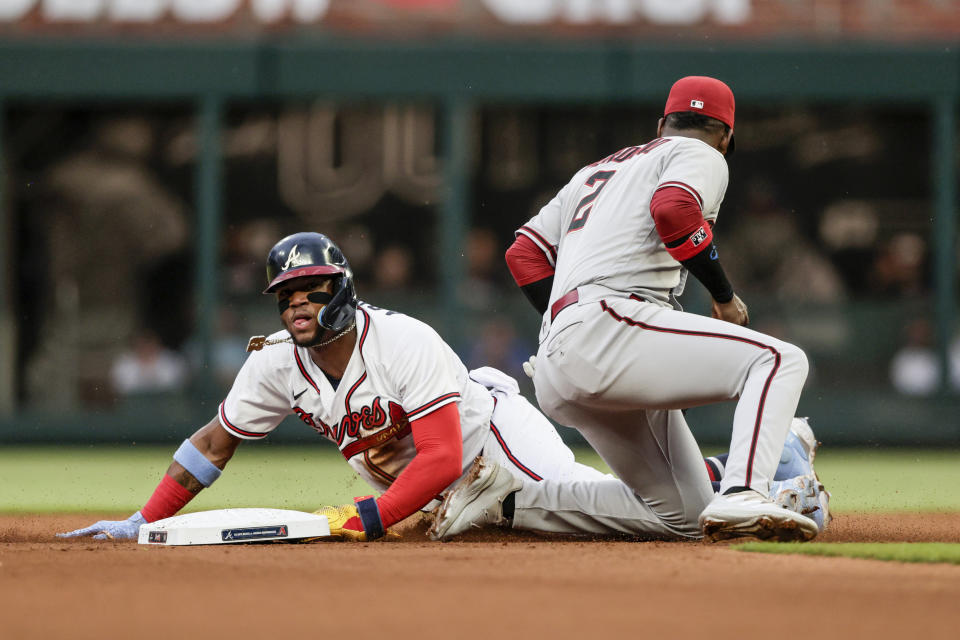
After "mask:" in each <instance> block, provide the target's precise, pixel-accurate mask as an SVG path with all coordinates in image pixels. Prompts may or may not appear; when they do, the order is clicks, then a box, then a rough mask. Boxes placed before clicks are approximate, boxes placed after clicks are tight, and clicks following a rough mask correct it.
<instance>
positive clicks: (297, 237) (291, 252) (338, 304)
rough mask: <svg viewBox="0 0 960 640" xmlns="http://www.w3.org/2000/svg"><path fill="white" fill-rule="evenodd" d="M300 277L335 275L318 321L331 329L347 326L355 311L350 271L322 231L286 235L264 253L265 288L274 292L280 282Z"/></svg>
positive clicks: (355, 296)
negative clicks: (265, 260) (328, 299)
mask: <svg viewBox="0 0 960 640" xmlns="http://www.w3.org/2000/svg"><path fill="white" fill-rule="evenodd" d="M303 276H334V277H335V282H334V284H333V297H332V298H331V300H330V302H328V303H327V305H326V306H325V307H324V308H323V311H321V312H320V316H319V317H318V318H317V321H318V322H319V323H320V326H321V327H323V328H324V329H328V330H330V331H342V330H343V329H346V328H347V327H348V326H350V323H352V322H353V321H354V318H355V316H356V313H357V293H356V291H355V290H354V287H353V271H352V270H351V269H350V264H349V263H348V262H347V259H346V257H344V255H343V252H342V251H340V247H338V246H337V245H336V244H334V242H333V241H332V240H331V239H330V238H328V237H327V236H325V235H323V234H322V233H313V232H303V233H295V234H293V235H292V236H287V237H286V238H284V239H283V240H281V241H280V242H278V243H277V244H275V245H273V249H271V250H270V254H269V255H268V256H267V282H269V283H270V284H268V285H267V288H266V289H264V291H263V292H264V293H273V292H274V291H276V290H277V288H278V287H280V285H281V284H283V283H284V282H286V281H287V280H290V279H292V278H300V277H303Z"/></svg>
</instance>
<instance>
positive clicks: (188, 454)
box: [173, 439, 223, 487]
mask: <svg viewBox="0 0 960 640" xmlns="http://www.w3.org/2000/svg"><path fill="white" fill-rule="evenodd" d="M173 459H174V460H176V461H177V462H179V463H180V466H182V467H183V468H184V469H186V470H187V471H188V472H190V475H192V476H193V477H194V478H196V479H197V481H198V482H199V483H200V484H202V485H203V486H205V487H209V486H210V485H212V484H213V483H214V481H215V480H216V479H217V478H219V477H220V474H221V473H223V472H222V471H221V470H220V469H218V468H217V467H216V465H214V464H213V463H212V462H210V461H209V460H207V456H205V455H203V454H202V453H200V450H199V449H197V447H196V446H195V445H194V444H193V443H192V442H190V440H189V439H187V440H184V441H183V444H181V445H180V448H179V449H177V452H176V453H174V454H173Z"/></svg>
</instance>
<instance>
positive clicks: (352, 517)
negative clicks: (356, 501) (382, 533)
mask: <svg viewBox="0 0 960 640" xmlns="http://www.w3.org/2000/svg"><path fill="white" fill-rule="evenodd" d="M314 513H316V514H319V515H321V516H327V521H328V522H329V523H330V535H331V536H332V537H334V538H343V539H344V540H350V541H351V542H366V541H367V532H366V531H364V530H363V522H361V520H360V513H359V512H358V511H357V507H356V506H355V505H352V504H342V505H339V506H336V507H334V506H329V507H322V508H320V509H318V510H317V511H314Z"/></svg>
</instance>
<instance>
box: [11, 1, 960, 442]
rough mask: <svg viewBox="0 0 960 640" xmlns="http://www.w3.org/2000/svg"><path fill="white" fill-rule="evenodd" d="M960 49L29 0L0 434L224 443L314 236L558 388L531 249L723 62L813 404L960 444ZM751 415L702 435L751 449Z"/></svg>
mask: <svg viewBox="0 0 960 640" xmlns="http://www.w3.org/2000/svg"><path fill="white" fill-rule="evenodd" d="M958 45H960V1H956V0H0V158H2V183H0V266H2V271H0V274H2V280H0V443H4V444H13V443H73V444H80V443H93V442H99V443H130V442H138V443H146V442H174V441H179V440H181V439H182V438H183V437H185V436H186V435H188V434H189V433H191V432H192V431H193V430H194V429H195V428H196V427H198V426H200V425H202V424H204V423H205V422H206V421H208V420H209V419H210V418H211V417H213V416H214V415H215V411H216V407H217V404H218V403H219V401H220V400H221V399H222V397H223V394H224V393H225V391H226V390H227V389H228V388H229V385H230V382H231V381H232V379H233V376H234V374H235V373H236V371H237V370H238V368H239V367H240V365H241V364H242V363H243V360H244V357H245V353H244V346H245V344H246V340H247V337H248V336H250V335H253V334H267V333H270V332H272V331H274V330H275V329H277V328H279V324H278V321H277V318H276V311H275V305H274V304H273V303H272V301H270V300H269V299H267V298H264V297H262V296H261V295H260V294H259V292H260V290H261V289H262V286H263V282H264V268H263V260H264V257H265V255H266V252H267V251H268V249H269V248H270V246H271V245H272V244H273V243H274V242H275V241H276V240H277V239H279V238H280V237H281V236H283V235H286V234H287V233H291V232H294V231H299V230H304V229H310V230H318V231H322V232H324V233H327V234H328V235H330V236H331V237H333V238H334V239H335V240H336V241H337V242H339V243H340V244H341V246H342V247H343V248H344V250H345V251H346V253H347V255H348V257H349V259H350V260H351V262H352V264H353V266H354V269H355V271H356V272H357V285H358V289H359V293H360V296H361V298H363V299H365V300H367V301H368V302H371V303H373V304H376V305H378V306H385V307H389V308H394V309H397V310H400V311H405V312H408V313H410V314H412V315H415V316H417V317H420V318H422V319H424V320H426V321H428V322H430V323H431V324H432V325H433V326H434V327H436V328H437V329H438V331H440V333H441V334H442V335H443V336H444V337H445V338H447V340H448V342H450V343H451V344H452V345H454V346H455V348H456V349H457V350H458V352H459V353H460V355H461V356H462V357H463V359H464V360H465V361H466V362H467V364H468V366H478V365H482V364H489V365H493V366H497V367H499V368H501V369H503V370H505V371H507V372H509V373H511V374H512V375H514V376H516V377H518V379H520V380H521V382H522V383H523V384H524V385H525V386H524V391H525V392H526V393H528V394H532V388H531V386H530V385H529V383H528V381H527V380H526V379H525V378H524V377H523V374H522V373H521V371H520V366H519V365H520V363H521V362H522V361H523V360H524V359H525V358H526V357H527V356H528V355H529V354H530V353H533V352H534V351H535V347H536V334H537V328H538V325H539V318H538V317H537V315H536V314H535V312H533V311H532V310H531V309H530V307H529V306H528V305H527V303H526V302H525V300H524V299H523V297H522V295H521V294H520V293H519V291H517V290H516V289H515V288H514V287H513V285H512V282H511V280H510V277H509V273H508V272H507V271H506V268H505V265H504V263H503V259H502V255H503V252H504V251H505V249H506V247H507V246H509V244H510V243H511V242H512V239H513V231H514V230H515V229H516V228H517V227H518V226H519V225H521V224H522V223H523V222H525V221H526V220H527V219H528V218H529V216H530V215H532V213H533V212H535V211H536V210H537V209H538V208H539V207H540V206H541V205H542V204H544V203H545V202H546V201H547V200H548V199H549V198H550V197H552V195H553V194H554V193H555V192H556V191H557V190H558V189H559V187H560V186H562V185H563V184H564V183H565V182H566V180H567V179H569V176H570V175H571V174H572V173H573V172H574V171H575V170H576V169H578V168H579V167H581V166H583V165H584V164H587V163H590V162H593V161H595V160H596V159H598V158H600V157H603V156H605V155H607V154H609V153H611V152H613V151H616V150H617V149H619V148H622V147H624V146H628V145H631V144H636V143H640V142H643V141H646V140H649V139H650V138H652V137H653V136H654V133H655V125H656V120H657V118H658V116H659V114H660V112H661V111H660V110H661V109H662V104H663V100H664V98H665V95H666V92H667V90H668V89H669V87H670V84H671V83H672V82H673V80H675V79H676V78H677V77H680V76H682V75H688V74H708V75H715V76H717V77H720V78H722V79H724V80H725V81H727V82H728V83H729V84H730V85H731V86H732V87H733V89H734V92H735V94H736V96H737V102H738V105H737V106H738V114H737V123H738V126H737V153H736V155H735V156H734V157H733V158H731V160H730V169H731V182H730V188H729V190H728V194H727V198H726V200H725V203H724V205H723V207H722V211H721V218H720V226H719V232H718V233H719V235H718V240H719V246H720V249H721V251H722V254H723V257H724V262H725V265H726V266H727V268H728V271H729V272H730V275H731V279H732V281H733V282H734V284H735V286H736V287H737V288H738V290H739V292H740V293H741V295H742V297H743V298H744V300H745V301H746V302H747V303H748V304H749V305H750V307H751V317H752V318H753V320H754V326H755V327H756V328H757V329H759V330H761V331H765V332H767V333H771V334H773V335H776V336H778V337H781V338H784V339H786V340H789V341H792V342H795V343H797V344H799V345H801V346H802V347H803V348H804V349H805V350H806V351H807V353H808V355H809V356H810V360H811V365H812V375H811V378H810V380H809V382H808V384H807V387H806V390H805V393H804V396H803V399H802V400H801V406H800V413H801V414H803V415H810V416H812V417H813V419H814V424H815V426H816V427H817V431H818V435H819V436H820V438H821V439H822V440H824V441H826V442H828V443H830V444H831V445H850V446H857V445H859V446H864V445H906V446H911V447H943V446H957V445H960V419H958V417H957V416H958V415H960V395H958V394H960V338H958V335H960V333H958V325H957V316H956V303H957V291H958V287H957V281H958V250H957V249H958V244H957V182H958V171H957V168H958V161H957V152H958V143H960V138H958V134H957V127H958V111H960V107H958V105H960V102H958V101H960V47H958ZM684 298H685V299H684V303H685V305H686V307H687V309H688V310H693V311H699V312H704V311H706V310H707V309H708V304H707V299H706V297H705V294H704V293H703V291H702V288H701V287H699V285H695V286H692V287H691V288H690V291H689V292H688V293H687V294H686V295H685V297H684ZM639 357H642V355H641V356H639ZM731 415H732V405H724V406H720V407H712V408H701V409H696V410H693V411H691V413H690V414H689V418H690V421H691V423H692V425H693V427H694V430H695V432H696V433H697V435H698V437H699V438H700V439H701V441H702V442H704V443H706V444H722V443H723V440H724V439H725V438H726V437H727V434H728V426H727V425H728V421H729V419H730V416H731ZM565 435H566V436H569V437H571V439H573V438H574V436H573V434H572V433H567V432H565ZM271 440H272V441H274V442H281V443H283V442H291V443H292V442H296V443H300V442H315V441H317V440H318V438H317V437H316V435H315V434H314V433H313V432H312V430H310V429H307V428H305V427H303V425H302V424H301V423H299V422H298V421H289V422H288V423H287V424H285V425H284V426H283V427H282V428H281V429H279V430H278V432H277V433H275V434H274V435H273V436H272V437H271Z"/></svg>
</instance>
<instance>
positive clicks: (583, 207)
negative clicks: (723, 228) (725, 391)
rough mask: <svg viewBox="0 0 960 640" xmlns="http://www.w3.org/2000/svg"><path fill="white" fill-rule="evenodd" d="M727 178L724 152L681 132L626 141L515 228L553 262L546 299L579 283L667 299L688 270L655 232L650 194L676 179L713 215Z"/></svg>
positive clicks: (707, 216) (680, 285) (675, 182)
mask: <svg viewBox="0 0 960 640" xmlns="http://www.w3.org/2000/svg"><path fill="white" fill-rule="evenodd" d="M727 178H728V174H727V163H726V160H725V159H724V157H723V154H721V153H720V152H719V151H717V150H716V149H714V148H713V147H711V146H710V145H708V144H707V143H705V142H702V141H701V140H697V139H696V138H686V137H680V136H676V137H667V138H657V139H655V140H653V141H651V142H648V143H647V144H645V145H641V146H637V147H627V148H626V149H623V150H621V151H618V152H617V153H615V154H613V155H610V156H608V157H606V158H604V159H603V160H600V161H598V162H595V163H593V164H591V165H588V166H586V167H584V168H583V169H581V170H580V171H578V172H577V173H576V175H574V176H573V179H572V180H570V182H569V183H567V185H566V186H565V187H563V189H561V190H560V192H559V193H558V194H557V195H556V196H555V197H554V198H553V199H552V200H551V201H550V202H549V203H548V204H547V205H546V206H544V207H543V208H542V209H541V210H540V212H539V213H538V214H537V215H535V216H534V217H533V218H531V219H530V221H529V222H527V223H526V224H525V225H524V226H523V227H521V228H520V229H519V230H518V231H517V233H522V234H524V235H526V236H527V237H529V238H530V239H531V240H533V241H534V242H535V243H536V244H537V245H538V246H539V247H540V249H541V250H543V251H544V253H545V254H546V255H547V257H548V259H549V260H550V261H551V264H552V265H553V266H554V268H555V269H556V273H555V274H554V281H553V290H552V292H551V294H550V304H551V305H552V304H553V302H554V301H555V300H557V299H558V298H560V297H561V296H563V295H564V294H566V293H567V292H569V291H571V290H573V289H575V288H577V287H580V286H583V285H601V286H602V287H603V288H604V289H607V290H610V295H630V294H636V295H638V296H640V297H643V298H646V299H648V300H651V301H657V302H660V303H662V304H668V303H669V299H670V295H671V293H672V294H675V295H679V294H680V293H681V292H682V290H683V282H684V280H685V278H686V271H685V270H683V269H682V268H681V265H680V263H679V262H677V261H676V260H674V259H673V258H672V257H671V256H670V254H668V253H667V251H666V249H665V247H664V245H663V241H662V240H661V239H660V235H659V234H658V233H657V229H656V226H655V225H654V221H653V216H652V215H651V214H650V198H651V197H653V193H654V191H656V190H657V189H658V188H660V187H663V186H674V187H679V188H681V189H684V190H686V191H688V192H689V193H691V194H692V195H693V196H694V197H695V198H696V199H697V202H698V203H700V206H701V209H702V211H703V216H704V218H705V219H706V220H708V221H713V220H715V219H716V217H717V213H718V212H719V210H720V203H721V202H722V201H723V196H724V194H725V193H726V190H727ZM547 314H548V318H549V310H548V312H547Z"/></svg>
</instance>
